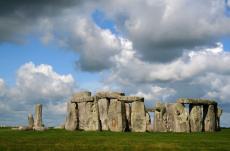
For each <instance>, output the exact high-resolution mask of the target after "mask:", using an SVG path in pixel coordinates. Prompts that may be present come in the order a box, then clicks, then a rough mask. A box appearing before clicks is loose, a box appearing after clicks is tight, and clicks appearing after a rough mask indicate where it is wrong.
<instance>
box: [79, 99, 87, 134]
mask: <svg viewBox="0 0 230 151" xmlns="http://www.w3.org/2000/svg"><path fill="white" fill-rule="evenodd" d="M86 118H87V117H86V102H81V103H78V120H79V126H78V129H79V130H84V128H85V120H86Z"/></svg>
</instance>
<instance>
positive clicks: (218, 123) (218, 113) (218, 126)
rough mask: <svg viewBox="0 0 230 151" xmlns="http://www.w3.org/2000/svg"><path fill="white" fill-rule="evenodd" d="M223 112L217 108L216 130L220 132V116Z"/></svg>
mask: <svg viewBox="0 0 230 151" xmlns="http://www.w3.org/2000/svg"><path fill="white" fill-rule="evenodd" d="M222 113H223V110H222V109H221V108H219V107H218V108H217V115H216V130H217V131H219V130H220V116H221V115H222Z"/></svg>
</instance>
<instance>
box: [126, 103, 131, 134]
mask: <svg viewBox="0 0 230 151" xmlns="http://www.w3.org/2000/svg"><path fill="white" fill-rule="evenodd" d="M125 113H126V114H125V119H126V131H130V130H131V129H132V128H131V105H130V104H129V103H125Z"/></svg>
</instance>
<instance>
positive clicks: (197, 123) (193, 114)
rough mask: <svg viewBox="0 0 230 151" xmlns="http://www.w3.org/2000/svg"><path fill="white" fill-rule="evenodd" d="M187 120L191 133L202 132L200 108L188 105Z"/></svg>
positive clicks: (201, 110) (199, 106)
mask: <svg viewBox="0 0 230 151" xmlns="http://www.w3.org/2000/svg"><path fill="white" fill-rule="evenodd" d="M189 112H190V114H189V119H190V121H189V122H190V129H191V132H202V129H203V127H202V121H203V117H202V112H203V109H202V106H201V105H194V104H189Z"/></svg>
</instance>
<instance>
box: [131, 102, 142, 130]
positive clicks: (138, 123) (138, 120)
mask: <svg viewBox="0 0 230 151" xmlns="http://www.w3.org/2000/svg"><path fill="white" fill-rule="evenodd" d="M131 127H132V131H133V132H145V131H146V117H145V106H144V102H139V101H135V102H133V103H132V106H131Z"/></svg>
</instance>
